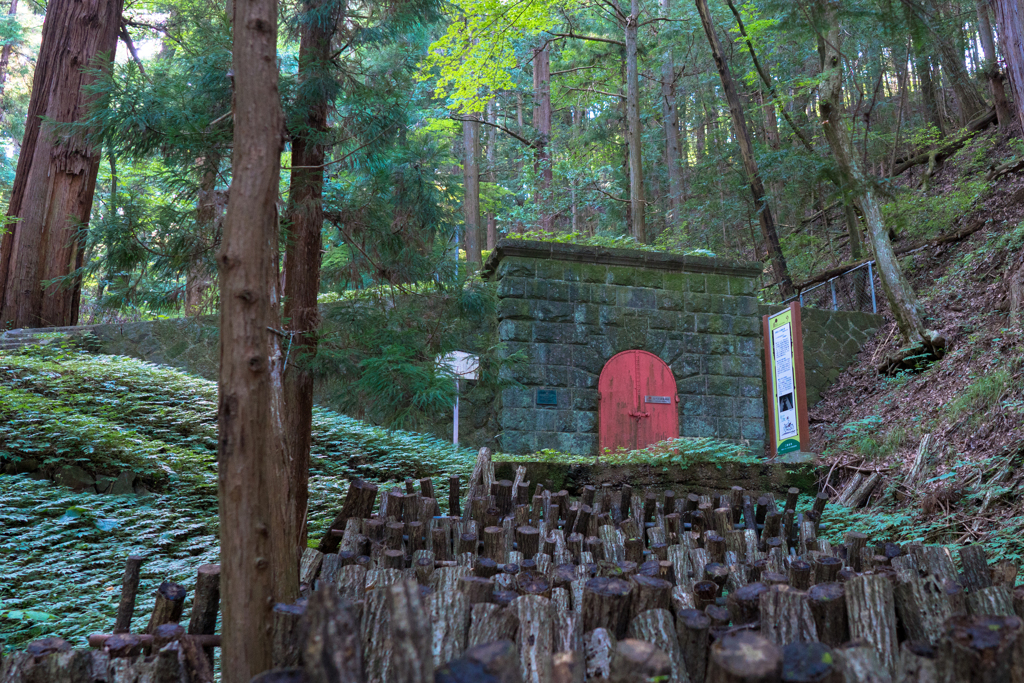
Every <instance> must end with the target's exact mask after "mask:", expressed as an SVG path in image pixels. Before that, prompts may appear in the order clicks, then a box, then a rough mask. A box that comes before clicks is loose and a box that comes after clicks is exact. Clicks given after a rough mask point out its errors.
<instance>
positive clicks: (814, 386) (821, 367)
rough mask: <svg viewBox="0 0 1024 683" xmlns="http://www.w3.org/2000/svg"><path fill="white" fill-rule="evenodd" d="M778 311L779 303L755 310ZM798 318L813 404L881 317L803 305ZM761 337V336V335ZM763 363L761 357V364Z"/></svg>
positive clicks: (810, 397)
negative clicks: (800, 323)
mask: <svg viewBox="0 0 1024 683" xmlns="http://www.w3.org/2000/svg"><path fill="white" fill-rule="evenodd" d="M780 310H783V308H782V307H781V306H760V307H759V309H758V312H759V314H760V315H770V314H773V313H777V312H779V311H780ZM800 320H801V322H802V329H803V333H804V372H805V379H806V382H807V403H808V405H809V406H814V404H816V403H817V402H818V401H820V400H821V395H822V394H823V393H824V392H825V390H826V389H828V388H829V387H830V386H832V383H833V382H835V381H836V378H837V377H839V374H840V373H841V372H842V371H843V370H845V369H846V368H847V367H848V366H849V365H850V363H852V362H853V360H854V359H855V358H856V357H857V354H858V353H860V350H861V348H863V346H864V342H866V341H867V340H868V339H870V338H871V337H872V335H874V334H875V332H876V331H878V328H879V327H881V325H882V322H883V321H884V318H883V317H882V316H880V315H875V314H873V313H861V312H858V311H830V310H828V309H820V308H804V309H801V311H800ZM761 336H762V339H763V336H764V335H763V334H762V335H761ZM762 344H763V341H762ZM762 348H763V346H762ZM763 362H764V359H763V357H762V365H763Z"/></svg>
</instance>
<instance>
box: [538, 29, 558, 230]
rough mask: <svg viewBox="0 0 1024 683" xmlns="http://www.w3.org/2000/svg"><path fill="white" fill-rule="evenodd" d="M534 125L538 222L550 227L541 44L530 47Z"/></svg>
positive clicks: (547, 104) (545, 63) (546, 67)
mask: <svg viewBox="0 0 1024 683" xmlns="http://www.w3.org/2000/svg"><path fill="white" fill-rule="evenodd" d="M533 96H534V105H533V127H534V129H535V130H536V131H537V138H538V139H537V154H536V156H535V158H534V159H535V162H534V169H535V172H536V174H537V197H536V201H537V224H538V227H539V228H540V229H541V230H551V220H552V211H551V181H552V178H553V177H554V176H553V174H552V171H551V150H550V148H549V147H548V145H550V144H551V54H550V52H549V51H548V46H547V44H546V43H545V45H544V47H543V48H541V49H537V50H534V51H533Z"/></svg>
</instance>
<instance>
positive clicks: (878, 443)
mask: <svg viewBox="0 0 1024 683" xmlns="http://www.w3.org/2000/svg"><path fill="white" fill-rule="evenodd" d="M1021 147H1022V145H1021V143H1020V141H1019V140H1017V139H1010V140H1007V139H1005V138H1003V137H1001V136H999V135H998V133H996V132H989V133H987V134H984V135H981V136H979V137H978V138H977V139H976V140H975V141H974V142H973V143H972V144H971V145H968V146H967V147H965V148H964V149H963V150H961V151H960V152H959V153H958V154H957V155H956V156H954V157H953V158H951V159H950V160H948V161H947V162H946V164H945V165H944V167H943V168H942V169H941V170H940V171H939V172H938V173H936V174H935V176H934V177H933V178H932V179H931V187H930V188H929V189H928V190H927V191H926V192H925V193H923V195H922V194H921V193H919V192H915V193H913V194H911V193H910V192H909V191H908V189H907V188H909V187H911V186H914V185H917V184H918V183H919V182H920V179H921V176H922V174H923V173H924V171H925V167H924V166H921V167H918V168H917V169H916V170H915V172H914V173H913V174H908V175H907V176H906V177H903V178H901V179H899V181H898V182H897V183H896V185H897V188H900V189H897V190H896V191H897V192H898V193H900V196H903V197H911V198H910V199H905V200H900V199H897V200H896V201H894V202H891V203H890V204H889V205H888V206H887V207H886V208H887V213H888V214H889V215H888V216H887V218H892V217H894V216H895V217H896V220H890V225H892V224H896V225H897V226H898V232H899V239H898V242H897V246H899V243H900V242H903V243H909V242H913V241H915V240H918V239H921V238H922V237H929V236H934V235H936V234H938V233H948V232H950V231H952V230H956V229H959V228H962V227H965V226H967V225H969V224H971V223H975V222H976V221H981V222H983V223H984V224H985V225H984V227H983V228H982V229H981V230H979V231H978V232H976V233H974V234H973V235H971V236H970V237H969V238H968V239H966V240H964V241H962V242H958V243H952V244H946V245H943V246H939V247H935V248H926V249H922V250H920V251H917V252H916V253H913V254H912V255H910V256H908V257H906V258H904V259H902V263H903V265H904V267H905V269H906V272H907V274H908V276H909V277H910V280H911V283H912V284H913V286H914V288H915V290H916V291H917V293H918V295H919V297H920V299H921V304H922V307H923V310H924V312H925V315H926V324H927V325H928V326H930V327H932V328H933V329H938V330H939V331H941V332H942V334H943V335H944V336H945V338H946V340H947V342H948V346H947V353H946V356H945V357H944V358H943V359H942V360H941V361H938V362H935V363H932V364H929V365H927V366H925V367H922V368H920V369H919V370H917V371H904V372H901V373H899V374H896V375H894V376H883V375H879V374H878V372H877V371H876V365H877V364H878V363H879V362H880V361H881V360H882V359H883V358H885V357H886V356H887V355H888V354H892V353H893V352H895V351H896V350H897V348H898V346H899V333H898V331H897V330H896V329H895V327H896V326H895V323H894V322H893V320H892V317H891V315H888V314H887V312H886V317H887V320H886V323H885V325H883V327H882V328H881V330H880V331H879V333H878V334H877V335H876V337H875V339H874V340H872V341H871V342H870V343H868V344H867V345H866V346H865V348H864V349H863V350H862V351H861V353H860V355H859V356H858V359H857V361H856V362H855V363H854V364H853V365H851V366H850V367H849V368H848V369H847V370H846V372H844V373H843V374H842V375H841V377H840V378H839V379H838V380H837V382H836V384H835V385H834V386H833V387H832V388H831V389H830V390H829V391H828V392H827V393H826V394H825V396H824V397H823V400H822V401H821V402H820V403H819V404H818V405H816V406H815V407H814V408H813V409H812V410H811V411H810V420H811V432H812V450H814V451H816V452H820V453H823V454H824V455H825V465H826V466H825V468H824V469H823V473H825V474H823V477H822V481H821V485H823V486H825V488H826V490H827V491H828V492H829V493H832V494H835V493H837V492H839V491H841V490H842V489H843V487H844V485H845V484H846V483H847V482H848V481H849V480H850V479H851V478H852V477H855V476H856V475H857V473H858V471H859V472H860V473H861V474H867V473H868V472H865V471H879V472H880V473H882V475H883V476H882V483H881V484H880V485H879V486H877V487H876V488H875V490H874V493H873V494H872V495H871V497H870V498H869V501H868V504H867V506H866V507H864V508H862V509H861V510H859V511H857V512H856V513H854V514H853V516H854V517H856V518H858V519H859V520H860V526H862V527H865V528H864V530H865V531H868V533H873V532H874V533H878V534H879V535H885V534H886V533H887V534H888V535H890V536H892V537H893V539H894V540H898V541H908V540H920V541H924V542H932V543H935V542H937V543H966V542H974V541H984V542H985V543H986V547H987V548H989V552H990V555H991V556H999V557H1005V558H1012V559H1016V560H1022V559H1024V541H1022V539H1024V497H1022V496H1021V493H1022V492H1024V468H1022V467H1021V465H1022V464H1024V330H1022V325H1021V323H1020V322H1017V323H1014V322H1013V321H1011V320H1010V318H1009V315H1008V309H1009V302H1008V294H1007V287H1006V277H1005V276H1006V271H1007V268H1008V267H1009V266H1010V264H1011V263H1012V262H1013V261H1014V259H1015V258H1016V257H1018V256H1019V254H1020V251H1021V250H1022V249H1024V175H1016V174H1011V175H1005V176H1003V177H1002V178H1001V179H998V180H995V181H993V182H989V181H987V180H986V179H985V175H986V173H987V172H988V171H989V169H991V168H993V167H995V166H997V165H999V164H1002V163H1005V162H1007V161H1008V160H1013V159H1014V158H1019V157H1020V156H1022V149H1021ZM900 209H902V210H903V212H904V215H903V216H899V215H898V213H897V212H898V211H899V210H900ZM899 218H902V220H899ZM900 227H902V229H899V228H900ZM926 437H927V440H925V439H926ZM922 443H924V445H925V449H924V450H925V452H924V454H923V458H924V472H923V473H922V474H921V475H920V476H918V477H916V478H915V481H914V482H912V483H909V484H908V483H907V481H906V480H907V477H908V474H909V473H910V471H911V469H912V467H913V465H914V462H915V460H916V459H917V455H918V452H919V451H920V449H921V446H922ZM869 529H870V530H869Z"/></svg>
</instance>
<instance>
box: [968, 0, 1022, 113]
mask: <svg viewBox="0 0 1024 683" xmlns="http://www.w3.org/2000/svg"><path fill="white" fill-rule="evenodd" d="M974 4H975V8H976V9H977V11H978V34H979V35H980V36H981V47H982V49H983V50H984V52H985V77H986V78H987V79H988V88H989V91H990V92H991V93H992V102H993V104H995V107H996V121H998V122H999V127H1000V128H1004V129H1005V128H1006V126H1007V125H1009V123H1010V121H1011V120H1012V118H1013V117H1012V114H1010V103H1009V102H1008V101H1007V100H1006V90H1005V89H1004V88H1003V75H1002V74H1001V73H1000V72H999V57H998V56H997V55H996V45H995V41H994V40H993V39H992V22H991V21H990V20H989V16H988V12H989V0H975V3H974Z"/></svg>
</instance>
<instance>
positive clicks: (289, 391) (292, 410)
mask: <svg viewBox="0 0 1024 683" xmlns="http://www.w3.org/2000/svg"><path fill="white" fill-rule="evenodd" d="M327 2H332V0H307V2H305V3H304V7H303V13H304V16H303V18H302V24H301V29H300V30H301V34H300V37H299V89H298V92H297V93H296V103H297V104H298V105H299V106H300V107H301V108H302V109H301V114H300V116H301V120H299V121H297V122H296V125H294V130H292V131H291V136H292V169H291V178H290V181H289V189H288V207H287V209H286V211H287V214H286V218H285V224H286V225H287V226H288V239H287V241H286V247H285V258H284V263H285V273H284V276H285V277H284V294H285V300H284V311H283V313H284V319H285V330H287V331H288V332H289V337H288V339H287V341H286V342H285V343H286V345H287V348H286V351H285V367H284V424H285V432H284V433H285V436H286V439H287V444H288V458H289V463H290V476H289V480H290V486H289V493H290V494H291V495H292V499H291V500H290V501H289V504H288V505H289V509H291V511H292V517H293V524H294V527H293V530H294V532H295V534H296V536H295V547H296V549H297V551H298V552H301V551H302V549H303V548H305V547H306V507H307V504H308V502H309V443H310V437H311V430H312V425H313V375H312V373H311V372H310V371H309V370H308V369H307V367H306V365H305V364H306V363H307V362H308V361H309V359H310V358H311V357H312V356H315V355H316V350H317V327H318V326H319V324H320V313H319V309H318V307H317V294H318V293H319V291H320V252H321V247H322V230H323V224H324V207H323V186H324V144H323V143H324V138H325V137H326V135H327V133H328V126H327V114H328V111H329V109H330V106H331V105H330V103H331V100H332V99H333V94H334V86H333V83H334V81H333V79H332V77H331V64H330V59H331V38H332V37H333V36H334V32H335V27H336V26H337V23H336V22H337V19H336V17H335V16H334V13H333V12H331V13H329V15H330V16H328V17H323V16H321V15H322V14H323V5H324V4H325V3H327Z"/></svg>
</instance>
